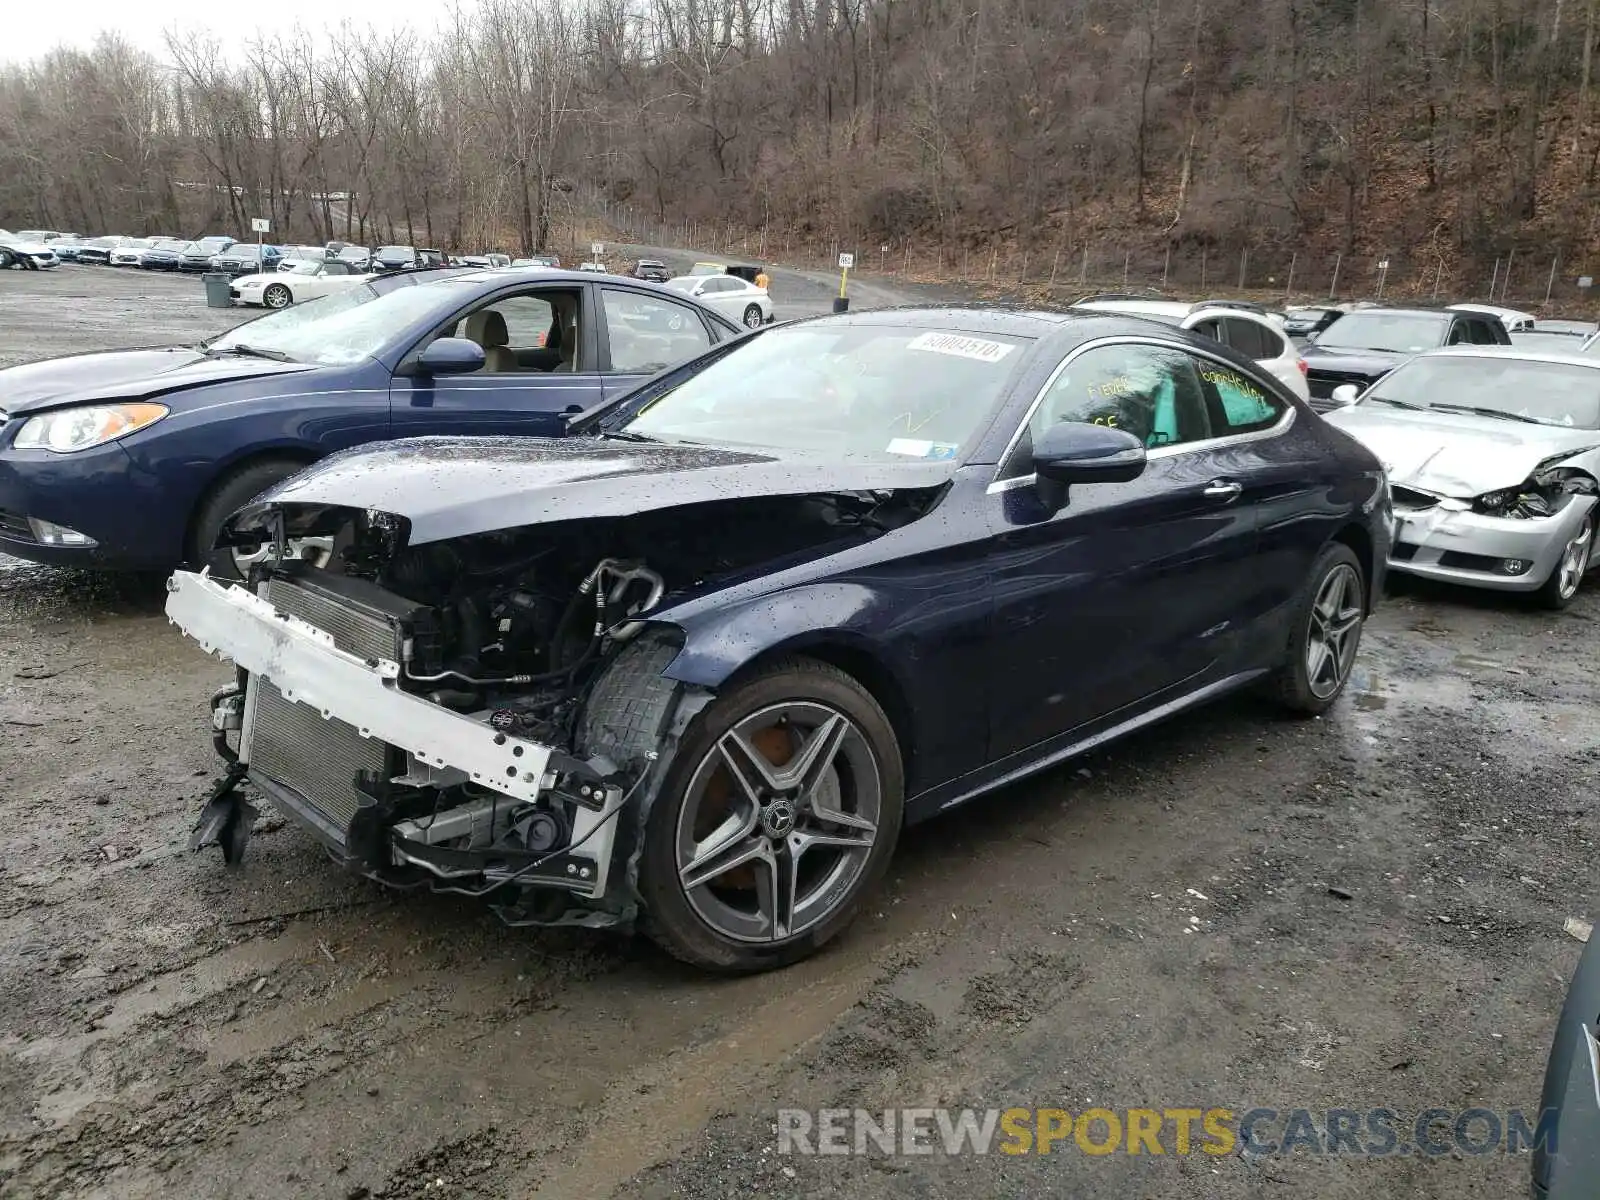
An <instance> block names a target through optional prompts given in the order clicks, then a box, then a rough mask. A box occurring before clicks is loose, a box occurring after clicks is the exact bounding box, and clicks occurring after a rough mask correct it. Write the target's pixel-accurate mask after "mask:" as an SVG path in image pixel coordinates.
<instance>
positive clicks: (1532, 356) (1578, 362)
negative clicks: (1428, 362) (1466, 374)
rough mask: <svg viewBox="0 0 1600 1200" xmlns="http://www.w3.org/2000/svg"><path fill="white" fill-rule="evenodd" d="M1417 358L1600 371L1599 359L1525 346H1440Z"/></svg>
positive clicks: (1424, 352) (1425, 351) (1426, 351)
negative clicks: (1508, 361)
mask: <svg viewBox="0 0 1600 1200" xmlns="http://www.w3.org/2000/svg"><path fill="white" fill-rule="evenodd" d="M1416 357H1417V358H1510V359H1516V360H1517V361H1519V362H1548V363H1561V364H1564V365H1566V366H1572V367H1591V368H1594V369H1596V370H1600V358H1593V357H1591V356H1589V355H1586V354H1560V353H1556V352H1555V351H1550V350H1534V349H1531V348H1529V347H1526V346H1522V347H1519V346H1515V345H1511V346H1440V347H1439V348H1438V349H1436V350H1424V351H1423V352H1422V353H1421V354H1418V355H1417V356H1416Z"/></svg>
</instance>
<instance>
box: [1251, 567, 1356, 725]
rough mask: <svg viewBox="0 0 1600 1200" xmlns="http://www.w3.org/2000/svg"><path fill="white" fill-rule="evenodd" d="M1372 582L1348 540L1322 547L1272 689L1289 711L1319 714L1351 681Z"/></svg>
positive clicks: (1302, 595)
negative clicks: (1347, 542) (1368, 582)
mask: <svg viewBox="0 0 1600 1200" xmlns="http://www.w3.org/2000/svg"><path fill="white" fill-rule="evenodd" d="M1366 613H1367V580H1366V573H1365V572H1364V571H1363V570H1362V569H1361V560H1360V559H1358V558H1357V557H1356V555H1355V552H1354V551H1353V550H1351V549H1350V547H1349V546H1346V545H1345V544H1344V543H1343V542H1331V543H1329V544H1328V545H1327V546H1325V547H1323V549H1322V553H1321V554H1319V555H1317V558H1316V561H1315V562H1313V563H1312V565H1311V571H1310V573H1309V574H1308V576H1307V578H1306V586H1305V590H1304V591H1302V592H1301V595H1300V601H1299V603H1298V604H1297V605H1296V606H1295V616H1294V630H1293V632H1292V634H1291V635H1290V637H1289V654H1288V657H1287V658H1286V659H1285V660H1284V662H1283V664H1282V665H1281V666H1279V667H1278V669H1277V671H1276V672H1275V673H1274V674H1273V675H1272V677H1271V681H1270V690H1271V692H1272V695H1273V697H1274V699H1276V700H1277V702H1278V703H1279V704H1281V705H1282V706H1283V707H1284V708H1285V709H1287V710H1288V711H1289V712H1291V713H1295V714H1296V715H1299V716H1308V717H1314V716H1320V715H1321V714H1322V713H1325V712H1327V711H1328V709H1329V708H1331V707H1333V703H1334V701H1335V700H1337V699H1338V698H1339V695H1340V693H1342V692H1343V691H1344V688H1345V685H1346V684H1347V683H1349V682H1350V668H1351V667H1352V666H1353V665H1354V664H1355V660H1356V652H1357V650H1358V649H1359V648H1360V646H1361V630H1362V627H1363V625H1364V624H1365V622H1366Z"/></svg>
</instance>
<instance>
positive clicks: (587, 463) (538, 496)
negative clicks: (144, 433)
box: [230, 436, 952, 545]
mask: <svg viewBox="0 0 1600 1200" xmlns="http://www.w3.org/2000/svg"><path fill="white" fill-rule="evenodd" d="M951 473H952V464H951V463H949V462H928V461H925V460H922V459H907V460H906V461H904V462H885V461H883V460H881V459H868V458H840V457H837V456H829V457H826V458H824V457H820V456H814V455H802V454H798V453H792V452H789V451H778V450H766V449H761V450H756V449H749V450H732V449H723V448H719V447H712V446H686V445H668V444H663V443H651V444H642V443H633V442H623V441H617V440H612V439H606V438H596V437H587V436H582V437H579V436H574V437H570V438H517V437H505V438H408V439H404V440H401V441H394V442H386V443H383V444H381V445H377V446H367V447H358V448H356V449H354V450H347V451H345V452H343V453H341V454H335V455H333V456H332V457H330V458H325V459H323V460H322V461H321V462H320V463H317V464H316V465H315V466H312V467H310V468H308V469H307V470H305V471H302V472H301V473H300V474H298V475H294V476H291V477H290V478H289V479H288V480H286V481H285V482H283V483H281V484H279V485H278V486H277V487H275V488H273V489H272V490H270V491H268V492H267V493H265V494H264V495H262V496H260V497H258V498H257V499H256V500H255V502H254V503H252V504H249V505H246V506H245V507H244V508H242V509H240V510H239V511H238V512H237V513H236V514H234V516H233V518H232V520H231V522H230V528H232V529H238V530H251V529H259V528H261V527H262V526H263V525H264V524H265V518H266V516H267V515H268V514H269V513H270V512H271V511H273V510H274V509H277V508H279V507H291V506H294V507H301V506H303V507H306V508H311V509H317V510H323V509H362V510H375V511H378V512H383V513H389V514H392V515H394V516H399V517H403V518H405V519H406V521H407V522H409V524H410V544H411V545H421V544H424V543H427V542H436V541H441V540H443V539H446V538H456V537H466V536H469V535H471V534H477V533H491V532H494V531H496V530H501V529H515V528H519V527H522V526H526V525H539V524H546V523H550V522H555V521H570V520H575V519H578V518H582V517H615V516H628V515H632V514H635V513H642V512H649V511H652V510H655V509H663V508H675V507H678V506H680V505H686V504H697V503H703V502H707V501H712V500H738V499H749V498H752V497H757V496H795V495H805V494H808V493H813V492H818V493H824V492H858V491H877V490H880V489H893V488H935V487H940V486H942V485H944V484H945V483H946V482H948V480H949V478H950V475H951Z"/></svg>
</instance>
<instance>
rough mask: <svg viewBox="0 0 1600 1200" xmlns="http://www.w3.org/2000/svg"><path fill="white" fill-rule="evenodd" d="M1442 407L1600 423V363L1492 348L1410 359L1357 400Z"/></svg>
mask: <svg viewBox="0 0 1600 1200" xmlns="http://www.w3.org/2000/svg"><path fill="white" fill-rule="evenodd" d="M1386 401H1387V402H1389V403H1391V404H1397V405H1403V406H1405V407H1408V408H1432V409H1437V410H1439V411H1442V412H1450V411H1456V410H1462V409H1483V410H1485V412H1486V413H1489V414H1493V413H1504V414H1505V415H1506V416H1508V417H1510V418H1513V419H1517V420H1524V421H1537V422H1539V423H1540V424H1541V425H1564V426H1571V427H1572V428H1575V429H1600V368H1596V367H1584V366H1578V365H1576V364H1572V363H1554V362H1540V361H1538V360H1536V359H1525V358H1510V357H1505V358H1502V357H1499V356H1498V355H1493V354H1474V355H1470V356H1466V355H1463V356H1461V357H1449V356H1444V355H1440V356H1439V357H1437V358H1433V357H1429V358H1417V359H1412V360H1411V361H1410V362H1409V363H1407V364H1405V365H1404V366H1403V367H1398V368H1396V369H1395V370H1393V371H1390V372H1389V374H1387V375H1385V376H1384V377H1383V378H1382V379H1381V380H1379V381H1378V382H1377V383H1375V384H1373V385H1372V387H1371V389H1370V390H1369V391H1368V392H1367V393H1366V395H1364V396H1363V397H1362V398H1361V400H1360V401H1359V404H1360V406H1361V407H1363V408H1365V407H1366V406H1368V405H1369V404H1374V405H1375V406H1376V407H1380V408H1381V407H1383V406H1384V402H1386Z"/></svg>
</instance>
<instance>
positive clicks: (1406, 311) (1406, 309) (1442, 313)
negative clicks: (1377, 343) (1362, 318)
mask: <svg viewBox="0 0 1600 1200" xmlns="http://www.w3.org/2000/svg"><path fill="white" fill-rule="evenodd" d="M1454 311H1455V310H1453V309H1449V308H1445V307H1444V306H1443V305H1433V306H1431V307H1430V306H1429V305H1426V304H1368V305H1365V306H1363V307H1361V308H1352V309H1351V310H1350V311H1349V312H1347V313H1345V314H1344V315H1345V316H1346V317H1354V316H1358V315H1361V314H1370V315H1375V316H1385V315H1404V316H1415V317H1448V316H1450V315H1451V314H1452V312H1454Z"/></svg>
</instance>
